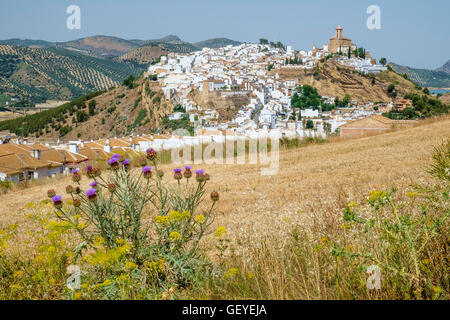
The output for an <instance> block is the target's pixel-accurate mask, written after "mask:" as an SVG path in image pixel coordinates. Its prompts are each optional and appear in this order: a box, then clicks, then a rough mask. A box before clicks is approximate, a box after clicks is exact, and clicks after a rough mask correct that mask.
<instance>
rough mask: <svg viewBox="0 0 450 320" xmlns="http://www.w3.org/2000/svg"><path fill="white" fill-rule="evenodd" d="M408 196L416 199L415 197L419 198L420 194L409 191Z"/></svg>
mask: <svg viewBox="0 0 450 320" xmlns="http://www.w3.org/2000/svg"><path fill="white" fill-rule="evenodd" d="M406 196H407V197H408V198H411V199H414V198H417V197H418V196H419V194H418V193H417V192H407V193H406Z"/></svg>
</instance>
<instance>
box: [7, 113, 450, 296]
mask: <svg viewBox="0 0 450 320" xmlns="http://www.w3.org/2000/svg"><path fill="white" fill-rule="evenodd" d="M449 138H450V118H449V117H444V118H441V119H440V120H438V121H431V120H428V121H425V122H422V123H420V125H418V126H416V127H414V128H410V129H405V130H400V131H394V132H390V133H386V134H383V135H378V136H372V137H367V138H361V139H355V140H340V139H337V140H335V141H332V142H330V143H324V144H317V145H309V146H306V147H302V148H298V149H288V150H281V151H280V167H279V171H278V173H277V174H276V175H273V176H262V175H261V172H260V166H259V165H202V166H200V165H197V166H194V169H198V168H199V167H201V168H203V169H205V170H206V171H207V172H208V173H210V175H211V176H212V178H211V183H210V184H209V185H208V188H209V189H211V190H212V189H213V188H214V189H216V190H217V191H218V192H219V194H220V201H219V202H218V206H217V207H216V209H215V212H216V213H215V215H216V220H215V222H214V227H218V226H224V227H225V228H226V229H227V238H228V239H229V240H230V241H231V244H230V246H231V247H232V248H233V250H230V251H231V252H228V253H227V254H229V258H230V260H229V261H228V264H227V266H228V267H229V266H232V265H233V264H235V265H236V266H237V267H239V268H240V270H242V271H248V272H250V271H251V272H252V273H253V272H257V273H258V274H259V277H260V278H261V279H264V290H265V292H254V291H252V290H261V288H262V284H261V283H258V285H257V286H256V288H258V289H254V288H253V289H251V290H250V289H249V290H250V292H246V291H243V292H245V296H242V295H243V294H244V293H242V292H238V293H236V294H232V293H223V292H217V288H213V289H206V290H205V291H204V292H203V291H202V293H199V294H198V293H196V294H195V295H194V297H195V298H211V297H213V298H223V297H226V298H270V299H292V298H294V299H297V298H302V299H317V298H325V299H326V298H332V299H335V298H336V295H335V292H334V291H332V290H331V289H330V287H332V286H330V284H329V283H325V282H326V281H325V282H324V281H323V280H322V279H321V277H320V275H319V273H314V274H312V275H311V277H316V278H315V280H314V281H315V282H314V283H313V284H311V285H307V284H306V283H307V282H308V281H313V280H312V279H303V278H298V279H296V281H297V283H295V285H294V282H293V281H291V280H289V281H288V279H289V277H290V276H289V272H288V271H286V270H285V269H286V265H285V264H283V263H284V262H282V260H283V259H281V258H280V259H277V258H276V257H275V256H276V255H277V252H279V251H280V252H281V248H282V247H283V246H284V245H285V244H286V242H288V241H290V239H291V237H290V235H291V233H292V230H293V227H294V226H299V225H300V226H302V227H303V228H310V230H311V234H313V233H314V234H317V235H319V236H322V237H326V236H327V231H326V230H327V228H328V230H330V233H331V230H334V229H337V228H339V225H341V224H342V221H341V217H342V210H343V209H344V208H345V207H346V206H347V204H348V203H349V202H352V201H356V202H363V201H364V200H365V199H367V197H368V195H369V192H371V191H373V190H390V189H391V188H393V187H396V188H398V189H399V191H398V193H397V194H396V196H395V197H396V198H398V199H400V200H401V199H403V198H405V193H406V192H408V190H410V189H409V187H410V186H411V185H413V184H422V183H428V182H430V180H431V178H430V177H429V175H428V174H427V173H426V172H425V169H426V167H427V166H428V165H429V164H430V161H431V154H432V151H433V147H434V146H436V145H439V144H441V143H442V142H444V141H446V140H447V139H449ZM172 168H173V166H171V165H164V166H163V169H164V170H165V171H166V173H167V172H169V170H171V169H172ZM167 175H168V176H170V175H171V174H170V173H169V174H167ZM70 181H71V180H70V177H64V178H60V179H55V180H52V181H48V182H41V183H39V184H37V185H33V186H31V187H29V188H27V189H24V190H14V191H12V192H10V193H7V194H5V195H0V227H6V226H8V225H10V224H12V223H17V224H19V226H24V225H26V224H27V219H26V218H25V215H26V214H27V212H26V210H25V209H23V208H24V205H25V204H26V203H28V202H30V201H32V202H38V201H40V200H42V199H44V198H45V196H46V191H47V189H50V188H53V189H55V190H56V192H57V193H59V194H64V189H65V186H66V185H67V184H70V183H71V182H70ZM24 237H25V235H24ZM207 243H208V242H206V244H205V245H207ZM259 250H262V251H259ZM259 254H261V255H265V256H264V259H266V258H267V261H265V262H262V261H259V264H258V263H257V264H256V265H255V258H257V257H258V255H259ZM280 254H281V253H280ZM280 257H281V256H280ZM260 259H262V258H261V257H260ZM261 263H262V265H264V264H265V265H264V266H262V265H261ZM311 263H313V264H314V265H316V267H317V269H320V268H321V266H320V261H313V262H311ZM291 272H293V271H291ZM317 272H319V271H317ZM298 282H304V286H303V285H300V284H299V283H298ZM300 287H301V288H303V289H299V288H300ZM308 288H310V289H308ZM311 288H312V289H311ZM309 290H312V291H309ZM346 298H352V297H351V296H348V297H346Z"/></svg>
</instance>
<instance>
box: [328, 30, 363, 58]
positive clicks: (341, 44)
mask: <svg viewBox="0 0 450 320" xmlns="http://www.w3.org/2000/svg"><path fill="white" fill-rule="evenodd" d="M342 30H343V29H342V27H341V26H340V25H339V26H338V27H337V28H336V34H335V36H334V37H333V38H331V39H330V43H329V44H328V51H330V52H332V53H339V52H341V53H343V54H346V53H348V50H352V51H353V50H356V46H355V45H354V44H353V43H352V40H350V39H347V38H344V36H343V34H342Z"/></svg>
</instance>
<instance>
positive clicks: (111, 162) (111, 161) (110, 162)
mask: <svg viewBox="0 0 450 320" xmlns="http://www.w3.org/2000/svg"><path fill="white" fill-rule="evenodd" d="M118 162H119V160H117V158H114V157H112V158H111V159H109V160H108V163H109V165H111V166H112V165H114V164H117V163H118Z"/></svg>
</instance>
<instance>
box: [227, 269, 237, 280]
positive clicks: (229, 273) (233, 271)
mask: <svg viewBox="0 0 450 320" xmlns="http://www.w3.org/2000/svg"><path fill="white" fill-rule="evenodd" d="M238 274H239V269H238V268H231V269H230V270H228V271H227V272H226V273H225V274H224V275H223V277H224V278H225V279H229V280H233V279H234V277H235V276H236V275H238Z"/></svg>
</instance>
